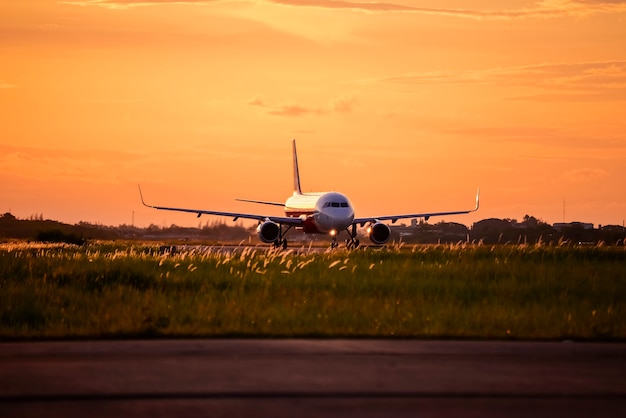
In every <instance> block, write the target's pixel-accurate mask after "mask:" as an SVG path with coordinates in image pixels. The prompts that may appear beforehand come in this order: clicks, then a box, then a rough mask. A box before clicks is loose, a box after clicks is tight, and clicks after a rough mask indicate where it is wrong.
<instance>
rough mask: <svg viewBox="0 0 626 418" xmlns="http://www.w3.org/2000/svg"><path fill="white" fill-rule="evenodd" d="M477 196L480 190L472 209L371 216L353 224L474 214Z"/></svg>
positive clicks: (477, 200)
mask: <svg viewBox="0 0 626 418" xmlns="http://www.w3.org/2000/svg"><path fill="white" fill-rule="evenodd" d="M479 196H480V189H478V190H477V191H476V207H475V208H474V209H469V210H458V211H451V212H430V213H410V214H405V215H385V216H373V217H368V218H354V221H353V224H358V225H361V226H364V225H365V224H366V223H368V222H379V221H380V222H382V221H391V223H395V222H396V221H397V220H398V219H407V218H424V219H425V220H428V218H430V217H431V216H446V215H461V214H464V213H471V212H476V211H477V210H478V206H479Z"/></svg>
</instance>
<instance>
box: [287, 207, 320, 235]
mask: <svg viewBox="0 0 626 418" xmlns="http://www.w3.org/2000/svg"><path fill="white" fill-rule="evenodd" d="M314 213H315V211H313V210H303V209H287V208H285V215H287V216H289V217H290V218H302V217H304V218H305V219H304V221H303V222H302V230H303V231H304V232H305V233H307V234H318V233H320V231H319V230H318V229H317V226H316V225H315V221H313V216H312V215H313V214H314Z"/></svg>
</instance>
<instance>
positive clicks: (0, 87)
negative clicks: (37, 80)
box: [0, 80, 17, 89]
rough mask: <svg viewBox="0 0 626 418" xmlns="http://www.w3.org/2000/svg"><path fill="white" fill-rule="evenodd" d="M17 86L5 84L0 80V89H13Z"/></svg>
mask: <svg viewBox="0 0 626 418" xmlns="http://www.w3.org/2000/svg"><path fill="white" fill-rule="evenodd" d="M15 88H17V86H16V85H15V84H11V83H7V82H6V81H4V80H0V89H15Z"/></svg>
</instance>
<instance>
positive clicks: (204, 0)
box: [59, 0, 227, 10]
mask: <svg viewBox="0 0 626 418" xmlns="http://www.w3.org/2000/svg"><path fill="white" fill-rule="evenodd" d="M224 1H227V0H63V1H59V4H68V5H73V6H99V7H104V8H106V9H118V10H124V9H130V8H132V7H147V6H159V5H164V4H183V5H208V4H213V3H221V2H224Z"/></svg>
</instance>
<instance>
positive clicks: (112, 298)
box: [0, 243, 626, 340]
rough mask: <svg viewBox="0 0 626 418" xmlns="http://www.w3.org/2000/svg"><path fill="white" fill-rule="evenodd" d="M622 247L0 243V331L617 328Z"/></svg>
mask: <svg viewBox="0 0 626 418" xmlns="http://www.w3.org/2000/svg"><path fill="white" fill-rule="evenodd" d="M625 262H626V249H625V248H624V247H572V246H541V245H539V246H526V245H520V246H485V245H467V246H466V245H456V246H454V245H453V246H449V245H446V246H443V245H439V246H416V247H400V246H395V247H392V248H390V249H361V250H358V251H353V252H347V251H334V252H328V253H323V254H317V253H305V254H298V252H297V251H288V252H280V251H269V250H267V249H265V248H245V249H241V250H238V251H236V252H233V253H228V252H223V251H220V250H219V248H217V247H216V248H215V249H211V250H209V251H204V252H200V251H187V252H181V253H178V254H175V255H173V256H170V255H164V254H159V251H158V246H144V245H132V244H126V245H125V244H111V243H102V244H94V245H89V246H83V247H77V246H70V245H45V244H37V245H36V244H32V245H31V244H23V243H8V244H2V245H0V338H1V339H5V340H6V339H24V338H26V339H28V338H125V337H157V336H158V337H183V336H185V337H189V336H193V337H225V336H240V337H327V338H334V337H406V338H475V339H493V338H495V339H577V340H625V339H626V263H625Z"/></svg>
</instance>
